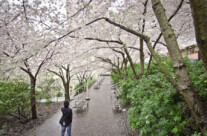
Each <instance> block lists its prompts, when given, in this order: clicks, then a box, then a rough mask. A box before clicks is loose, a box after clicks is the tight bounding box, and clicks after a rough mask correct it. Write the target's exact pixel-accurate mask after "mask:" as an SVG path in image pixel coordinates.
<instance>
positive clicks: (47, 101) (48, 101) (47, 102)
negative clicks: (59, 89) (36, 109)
mask: <svg viewBox="0 0 207 136" xmlns="http://www.w3.org/2000/svg"><path fill="white" fill-rule="evenodd" d="M44 103H45V104H46V105H50V104H51V103H52V102H51V101H50V100H46V101H45V102H44Z"/></svg>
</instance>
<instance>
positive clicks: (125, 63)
mask: <svg viewBox="0 0 207 136" xmlns="http://www.w3.org/2000/svg"><path fill="white" fill-rule="evenodd" d="M127 63H128V60H127V58H125V59H124V70H125V78H127V76H128V72H127Z"/></svg>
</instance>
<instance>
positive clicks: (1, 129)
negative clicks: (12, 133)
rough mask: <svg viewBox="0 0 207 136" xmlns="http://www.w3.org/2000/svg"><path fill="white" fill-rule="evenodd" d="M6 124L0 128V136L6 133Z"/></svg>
mask: <svg viewBox="0 0 207 136" xmlns="http://www.w3.org/2000/svg"><path fill="white" fill-rule="evenodd" d="M6 128H7V123H4V124H3V125H2V126H1V128H0V135H3V134H4V133H5V132H6Z"/></svg>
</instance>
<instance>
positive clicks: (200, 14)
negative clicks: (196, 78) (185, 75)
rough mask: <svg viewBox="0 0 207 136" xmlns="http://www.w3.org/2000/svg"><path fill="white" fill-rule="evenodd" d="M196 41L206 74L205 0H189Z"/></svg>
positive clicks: (206, 1) (206, 35)
mask: <svg viewBox="0 0 207 136" xmlns="http://www.w3.org/2000/svg"><path fill="white" fill-rule="evenodd" d="M190 5H191V10H192V16H193V21H194V27H195V34H196V41H197V44H198V47H199V50H200V55H201V58H202V60H203V65H204V67H205V70H206V74H207V0H190Z"/></svg>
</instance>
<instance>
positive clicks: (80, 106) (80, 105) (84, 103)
mask: <svg viewBox="0 0 207 136" xmlns="http://www.w3.org/2000/svg"><path fill="white" fill-rule="evenodd" d="M87 107H88V102H87V101H86V100H84V99H82V100H78V101H76V102H75V106H74V107H73V108H77V109H78V110H84V109H85V108H87Z"/></svg>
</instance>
